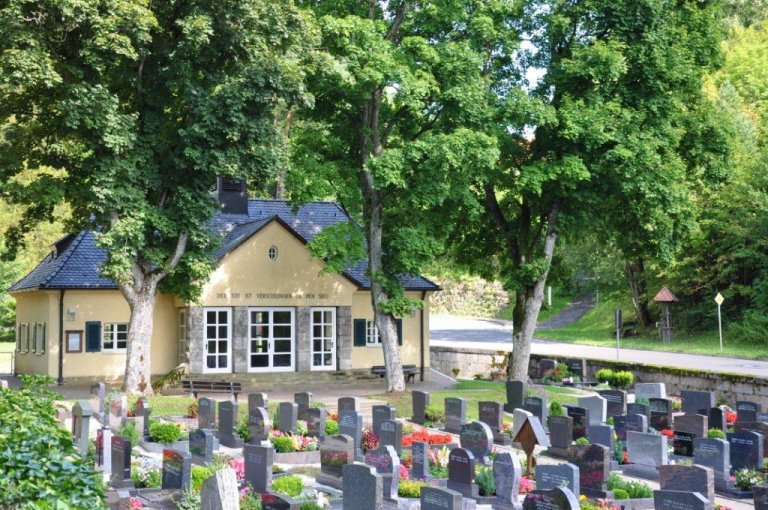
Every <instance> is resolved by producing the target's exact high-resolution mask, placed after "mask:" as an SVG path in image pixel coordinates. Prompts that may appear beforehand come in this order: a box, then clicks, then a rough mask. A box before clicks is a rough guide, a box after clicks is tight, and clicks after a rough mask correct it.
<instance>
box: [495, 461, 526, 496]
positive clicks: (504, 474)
mask: <svg viewBox="0 0 768 510" xmlns="http://www.w3.org/2000/svg"><path fill="white" fill-rule="evenodd" d="M522 475H523V470H522V468H521V467H520V460H518V458H517V455H512V454H510V453H508V452H504V453H497V454H496V456H495V457H494V458H493V481H494V483H495V485H496V500H497V501H499V502H500V503H501V504H503V505H507V506H512V507H514V506H519V503H518V502H517V495H518V494H519V493H520V477H521V476H522Z"/></svg>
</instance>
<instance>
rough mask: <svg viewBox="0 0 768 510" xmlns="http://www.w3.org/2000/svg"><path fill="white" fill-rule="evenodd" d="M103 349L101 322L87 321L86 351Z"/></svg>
mask: <svg viewBox="0 0 768 510" xmlns="http://www.w3.org/2000/svg"><path fill="white" fill-rule="evenodd" d="M99 351H101V322H86V323H85V352H99Z"/></svg>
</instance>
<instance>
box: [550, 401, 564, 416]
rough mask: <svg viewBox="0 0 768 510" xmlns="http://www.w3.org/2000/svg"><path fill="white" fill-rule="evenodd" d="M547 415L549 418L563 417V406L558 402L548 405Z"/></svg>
mask: <svg viewBox="0 0 768 510" xmlns="http://www.w3.org/2000/svg"><path fill="white" fill-rule="evenodd" d="M549 415H550V416H565V411H564V410H563V406H562V405H561V404H560V402H558V401H556V400H555V401H553V402H552V403H551V404H549Z"/></svg>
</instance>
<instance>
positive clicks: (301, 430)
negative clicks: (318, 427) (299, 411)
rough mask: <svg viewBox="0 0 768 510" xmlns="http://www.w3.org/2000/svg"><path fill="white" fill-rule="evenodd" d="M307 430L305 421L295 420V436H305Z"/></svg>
mask: <svg viewBox="0 0 768 510" xmlns="http://www.w3.org/2000/svg"><path fill="white" fill-rule="evenodd" d="M308 431H309V429H308V428H307V422H306V420H296V434H297V435H299V436H306V435H307V432H308Z"/></svg>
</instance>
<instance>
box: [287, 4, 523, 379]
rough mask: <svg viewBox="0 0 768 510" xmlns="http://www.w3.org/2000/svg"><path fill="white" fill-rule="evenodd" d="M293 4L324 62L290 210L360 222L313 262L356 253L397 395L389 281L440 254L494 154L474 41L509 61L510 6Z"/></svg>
mask: <svg viewBox="0 0 768 510" xmlns="http://www.w3.org/2000/svg"><path fill="white" fill-rule="evenodd" d="M303 3H304V4H305V5H307V6H309V7H311V8H312V9H314V11H315V13H316V15H317V17H318V20H319V24H320V27H321V30H322V34H323V47H324V48H325V49H326V50H327V51H328V52H329V54H330V57H331V58H332V63H331V64H330V65H329V66H328V67H327V68H325V69H322V70H319V71H318V72H317V73H315V74H314V75H313V76H312V78H311V80H310V82H309V83H310V85H309V86H310V88H311V91H312V92H313V94H314V96H315V97H316V105H315V108H314V109H313V110H311V111H303V112H298V113H297V115H296V117H295V123H294V127H293V131H292V134H293V138H292V142H293V151H294V152H293V164H292V168H291V172H289V178H288V184H289V185H288V189H289V191H290V192H291V194H292V196H293V197H294V199H298V200H299V201H301V200H306V199H309V198H311V197H315V196H318V195H320V196H327V195H328V194H332V195H334V196H335V197H336V198H337V200H339V201H340V202H341V204H342V205H343V207H344V208H345V209H346V210H347V211H348V212H349V213H350V214H351V215H352V217H353V218H355V219H357V221H358V222H359V225H360V227H361V228H360V230H357V231H347V232H344V235H336V236H334V237H329V236H331V235H332V234H331V233H330V232H329V233H328V235H327V236H318V237H319V238H320V239H318V241H317V242H316V243H315V249H316V253H318V254H319V255H322V256H324V257H326V258H328V259H329V260H330V261H333V260H335V259H336V260H338V259H345V258H350V257H351V256H352V254H354V253H359V252H360V250H365V251H366V254H367V258H368V261H369V272H370V274H371V280H372V285H371V287H372V292H371V294H372V302H373V308H374V312H375V317H376V324H377V327H378V330H379V333H380V337H381V341H382V347H383V350H384V360H385V366H386V367H387V381H388V390H389V391H402V390H403V389H404V388H405V381H404V380H403V374H402V369H401V361H400V353H399V350H398V347H397V336H396V330H395V321H394V316H396V315H403V314H406V313H410V312H411V310H412V309H413V307H414V306H415V303H414V302H413V301H412V300H409V299H407V298H406V296H405V295H404V292H403V289H402V288H401V287H400V285H399V283H398V281H397V275H398V274H403V273H418V272H419V270H420V269H421V268H422V267H423V265H424V264H425V262H427V261H429V260H430V259H431V258H432V257H433V256H434V254H435V253H436V252H439V251H440V250H441V246H442V242H443V240H444V239H445V236H446V235H447V233H448V230H449V227H450V225H452V224H453V223H454V222H457V221H459V220H460V218H459V216H458V212H459V205H458V204H459V203H461V202H463V201H465V200H466V199H467V198H468V197H469V195H468V192H469V186H470V184H471V180H472V175H473V174H474V173H483V172H485V171H487V170H489V169H490V168H491V167H492V166H493V164H494V162H495V160H496V158H497V156H498V150H497V147H496V143H495V140H494V139H493V137H491V136H489V135H488V134H487V133H485V132H484V130H482V129H478V128H479V127H481V126H482V124H481V122H482V120H483V119H485V118H486V117H488V116H489V115H491V111H490V108H491V107H492V106H493V103H492V101H489V98H490V93H489V90H488V87H487V85H486V78H485V72H486V71H487V70H486V69H485V67H484V64H485V49H484V48H483V46H482V42H483V38H484V37H486V36H489V37H491V38H493V39H494V40H497V39H501V38H505V42H507V43H508V45H507V46H502V45H501V44H498V46H497V47H498V48H499V49H500V50H501V51H502V53H504V54H505V55H509V52H511V51H513V49H514V48H515V47H516V44H517V37H516V34H515V32H514V31H512V30H510V25H511V23H512V22H513V21H514V20H515V19H517V17H518V15H519V7H517V4H516V3H515V4H513V3H512V2H507V1H482V2H467V1H465V0H445V1H440V2H422V1H416V0H396V1H391V2H376V1H370V2H314V1H307V2H303ZM496 32H497V33H498V34H497V35H490V34H494V33H496ZM359 232H362V235H360V233H359ZM337 234H338V233H337ZM347 241H348V242H347ZM355 247H356V248H355ZM338 266H339V267H341V264H338Z"/></svg>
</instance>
